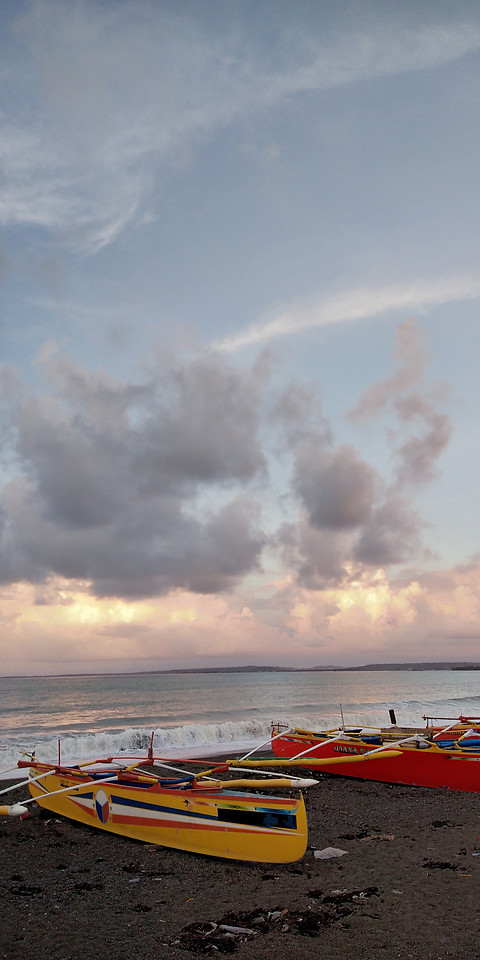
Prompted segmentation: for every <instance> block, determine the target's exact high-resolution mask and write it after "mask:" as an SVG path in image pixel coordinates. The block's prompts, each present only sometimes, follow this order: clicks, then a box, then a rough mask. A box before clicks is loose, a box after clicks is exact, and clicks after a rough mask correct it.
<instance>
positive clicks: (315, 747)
mask: <svg viewBox="0 0 480 960" xmlns="http://www.w3.org/2000/svg"><path fill="white" fill-rule="evenodd" d="M344 729H345V728H344ZM344 739H345V734H343V733H337V736H336V737H327V739H326V740H320V742H319V743H314V745H313V747H309V748H308V750H302V752H301V753H296V754H295V756H294V757H289V758H288V760H289V763H293V761H294V760H299V758H300V757H305V756H306V754H307V753H312V752H313V751H314V750H318V747H323V745H324V744H325V743H335V741H336V740H344Z"/></svg>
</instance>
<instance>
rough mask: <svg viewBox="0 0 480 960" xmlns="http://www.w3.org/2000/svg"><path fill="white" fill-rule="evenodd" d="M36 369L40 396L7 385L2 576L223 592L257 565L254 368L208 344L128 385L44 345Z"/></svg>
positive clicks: (260, 537) (112, 587) (98, 588)
mask: <svg viewBox="0 0 480 960" xmlns="http://www.w3.org/2000/svg"><path fill="white" fill-rule="evenodd" d="M39 369H40V371H41V372H42V373H43V376H44V378H45V381H46V383H47V385H48V389H47V391H46V392H45V393H44V394H43V395H40V396H38V395H34V394H33V393H28V391H25V395H24V394H22V393H21V394H20V395H19V396H18V397H17V399H16V402H14V403H13V404H12V391H11V390H7V396H5V400H6V402H7V403H8V405H9V407H10V421H11V426H10V431H9V433H8V434H7V436H8V437H9V443H10V449H9V451H8V450H7V448H5V453H6V454H8V456H7V459H6V460H5V467H6V468H7V467H9V469H8V471H7V473H6V476H7V478H8V479H7V480H6V482H5V484H4V487H3V492H2V497H1V504H0V506H1V508H2V517H3V529H2V538H1V551H0V552H1V561H0V579H1V581H3V582H4V583H6V582H13V581H16V580H26V581H31V582H41V581H43V580H46V579H47V578H48V577H49V576H50V575H51V574H52V573H53V574H55V575H57V576H63V577H66V578H73V579H75V580H78V579H81V580H83V581H85V582H90V583H91V584H92V590H93V591H94V592H96V593H97V594H98V595H99V596H100V595H107V594H108V595H111V596H125V597H135V596H152V595H154V594H163V593H166V592H168V591H169V590H174V589H176V588H180V587H182V588H185V589H191V590H193V591H198V592H212V591H219V592H222V591H224V590H228V589H231V588H232V587H233V586H234V585H235V583H237V582H238V581H239V579H241V578H242V577H243V576H245V575H246V574H248V573H250V572H251V571H253V570H256V569H257V568H258V565H259V562H260V554H261V551H262V547H263V543H264V534H263V533H262V532H261V525H260V520H259V515H258V507H257V505H256V501H255V499H254V498H253V497H249V496H248V494H247V489H248V485H249V484H254V483H255V482H256V481H258V480H259V479H260V478H263V479H264V478H265V464H264V458H263V455H262V453H261V450H260V445H259V439H258V425H259V421H258V409H257V408H258V404H259V398H260V395H261V391H262V380H261V378H262V376H263V373H260V372H259V370H258V368H255V369H254V370H253V371H252V372H250V371H244V372H240V371H238V370H235V369H233V368H231V367H230V366H229V365H228V364H226V363H224V362H223V361H221V360H220V359H219V358H218V357H211V356H208V355H207V356H203V357H202V356H200V357H197V358H196V359H194V360H192V361H191V362H190V363H186V364H185V365H184V366H183V367H182V366H178V367H176V368H175V369H172V368H166V367H163V368H162V367H157V368H156V370H155V376H154V377H152V378H151V379H149V380H146V381H145V382H144V383H143V384H141V385H135V384H128V383H125V382H122V381H118V380H115V379H114V378H112V377H110V376H108V375H107V374H106V373H104V372H102V371H96V372H88V371H86V370H84V369H82V368H81V367H79V365H78V364H76V363H74V361H73V360H71V359H70V358H69V357H63V356H61V355H58V354H56V353H54V352H52V348H50V349H49V350H46V351H44V353H43V359H42V361H41V362H40V368H39ZM152 374H153V371H152ZM4 382H5V384H6V387H8V386H9V380H8V378H4Z"/></svg>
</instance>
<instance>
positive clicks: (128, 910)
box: [0, 775, 480, 960]
mask: <svg viewBox="0 0 480 960" xmlns="http://www.w3.org/2000/svg"><path fill="white" fill-rule="evenodd" d="M20 795H22V796H25V793H24V791H20V790H18V791H16V792H15V794H13V795H12V796H13V797H14V798H17V796H18V797H19V796H20ZM305 799H306V804H307V813H308V823H309V844H308V849H307V852H306V854H305V856H304V858H303V859H302V860H301V861H299V862H298V863H295V864H289V865H285V866H278V865H275V866H271V865H268V864H265V865H258V864H245V863H234V862H231V861H224V860H214V859H211V858H206V857H201V856H197V855H193V854H185V853H180V852H177V851H174V850H168V849H166V848H163V847H152V846H147V845H145V844H140V843H137V842H135V841H130V840H126V839H123V838H120V837H112V836H109V835H106V834H102V833H101V832H100V831H98V830H93V829H89V828H86V827H83V826H81V825H77V824H75V823H73V822H71V821H67V820H60V819H59V818H56V817H54V816H52V815H49V814H46V813H45V812H40V811H39V810H38V809H37V810H35V811H34V812H33V815H32V816H31V817H30V818H29V819H28V820H25V821H23V822H20V821H18V820H13V819H11V818H2V819H1V821H0V835H1V838H2V857H1V859H0V892H1V896H0V958H3V960H93V958H95V960H97V958H98V957H102V958H104V960H131V957H132V954H133V955H136V956H137V957H139V958H141V960H182V958H183V960H185V958H186V957H194V956H208V955H216V956H218V955H222V954H223V953H226V952H232V953H233V955H234V956H236V957H238V960H279V958H283V957H285V958H286V960H306V958H312V960H313V958H315V960H322V958H324V960H340V958H342V960H376V958H387V960H393V958H401V960H410V958H415V960H447V958H448V960H479V958H480V904H479V900H480V898H479V893H478V887H479V880H480V839H479V836H480V816H479V798H478V795H476V794H465V793H456V792H452V791H436V790H428V789H425V788H409V787H399V786H391V785H387V784H379V783H369V782H368V781H354V780H348V779H343V778H341V777H337V776H335V777H334V776H328V775H322V776H321V777H320V784H319V786H317V787H315V788H313V789H311V790H310V791H308V792H307V793H306V794H305ZM325 847H336V848H340V849H342V850H345V851H346V854H345V855H344V856H342V857H339V858H333V859H330V860H321V859H317V858H315V856H314V851H315V850H322V849H323V848H325ZM214 924H217V928H216V929H215V928H214ZM221 924H223V925H224V926H227V927H228V926H231V927H242V928H245V929H247V930H250V931H252V932H251V933H248V934H238V933H233V934H231V932H230V931H228V930H227V931H225V930H219V928H218V925H221ZM192 925H194V926H193V928H192ZM187 928H190V929H187Z"/></svg>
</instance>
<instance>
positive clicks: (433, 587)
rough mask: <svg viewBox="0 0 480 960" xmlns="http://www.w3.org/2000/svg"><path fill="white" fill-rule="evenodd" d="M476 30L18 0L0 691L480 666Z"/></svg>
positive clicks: (383, 14)
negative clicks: (134, 679) (99, 677)
mask: <svg viewBox="0 0 480 960" xmlns="http://www.w3.org/2000/svg"><path fill="white" fill-rule="evenodd" d="M479 106H480V0H468V2H464V0H457V2H455V3H451V2H450V0H449V2H444V0H436V2H435V3H432V2H431V0H389V2H388V3H385V2H384V0H378V2H377V0H362V2H361V3H359V2H358V0H352V2H348V0H336V2H335V3H332V2H331V0H242V2H239V0H235V2H233V0H202V3H198V2H197V0H171V2H170V0H151V2H147V0H134V2H132V0H71V2H69V3H65V2H63V0H32V2H28V0H4V2H3V3H2V4H1V6H0V430H1V434H0V436H1V447H0V449H1V458H0V673H1V674H2V675H7V676H8V675H16V674H20V675H23V674H39V675H42V674H52V673H54V674H56V673H84V672H123V671H130V670H155V669H159V670H163V669H172V668H177V667H182V668H183V667H206V666H217V665H218V666H226V665H230V664H231V665H246V664H258V665H265V664H273V665H283V666H294V667H300V668H301V667H311V666H318V665H332V664H335V665H340V666H352V665H358V664H365V663H372V662H402V661H403V662H408V661H448V660H462V661H469V660H475V661H478V660H480V644H479V640H480V542H479V534H480V499H479V491H480V447H479V439H478V437H479V433H478V410H479V404H478V398H479V374H478V369H479V356H480V325H479V309H480V272H479V266H478V265H479V262H480V258H479V254H480V234H479V230H478V223H479V213H480V211H479V204H480V195H479V191H478V171H479V169H480V123H479V116H480V112H479Z"/></svg>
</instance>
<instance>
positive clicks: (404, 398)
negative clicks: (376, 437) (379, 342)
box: [349, 319, 452, 489]
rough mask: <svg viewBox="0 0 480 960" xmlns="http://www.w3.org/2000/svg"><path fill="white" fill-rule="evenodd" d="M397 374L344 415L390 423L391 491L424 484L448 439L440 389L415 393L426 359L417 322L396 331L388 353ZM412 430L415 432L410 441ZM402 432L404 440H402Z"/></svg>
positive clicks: (369, 390) (445, 392) (444, 391)
mask: <svg viewBox="0 0 480 960" xmlns="http://www.w3.org/2000/svg"><path fill="white" fill-rule="evenodd" d="M394 361H396V364H397V369H396V371H395V372H394V373H393V375H392V376H390V377H387V378H386V379H384V380H380V381H378V382H377V383H373V384H371V385H370V386H369V387H367V389H366V390H365V391H364V393H363V394H362V396H361V397H360V399H359V401H358V403H357V406H356V407H355V409H354V410H352V411H351V412H350V415H349V416H350V419H351V420H353V421H355V420H363V419H367V418H373V417H375V416H377V415H378V414H380V413H383V412H384V411H385V410H391V411H393V412H394V415H395V417H396V427H393V428H392V427H391V428H390V437H391V442H392V441H393V443H394V444H395V447H396V449H395V450H394V458H395V461H396V486H397V489H401V488H402V487H403V486H404V485H405V484H418V483H425V482H426V481H428V480H431V479H432V478H433V477H434V476H435V473H436V469H437V461H438V458H439V456H440V454H441V453H442V451H443V450H444V449H445V447H446V445H447V444H448V442H449V440H450V437H451V435H452V425H451V422H450V417H449V416H448V414H446V413H444V412H443V411H442V410H441V409H439V405H440V404H442V403H444V402H445V401H446V400H447V399H448V392H449V391H448V389H447V388H446V387H445V385H440V386H438V385H436V386H435V387H433V388H432V387H431V388H426V387H423V388H422V387H421V379H422V376H423V374H424V370H425V364H426V355H425V352H424V349H423V344H422V335H421V331H420V329H419V324H418V321H416V320H413V319H410V320H406V321H404V322H403V323H400V324H399V325H398V327H397V344H396V350H395V353H394ZM412 429H416V430H417V431H418V432H417V433H416V434H414V435H412V433H411V431H412ZM405 430H406V431H408V434H409V435H408V436H407V438H406V439H402V436H403V434H404V432H405Z"/></svg>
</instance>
